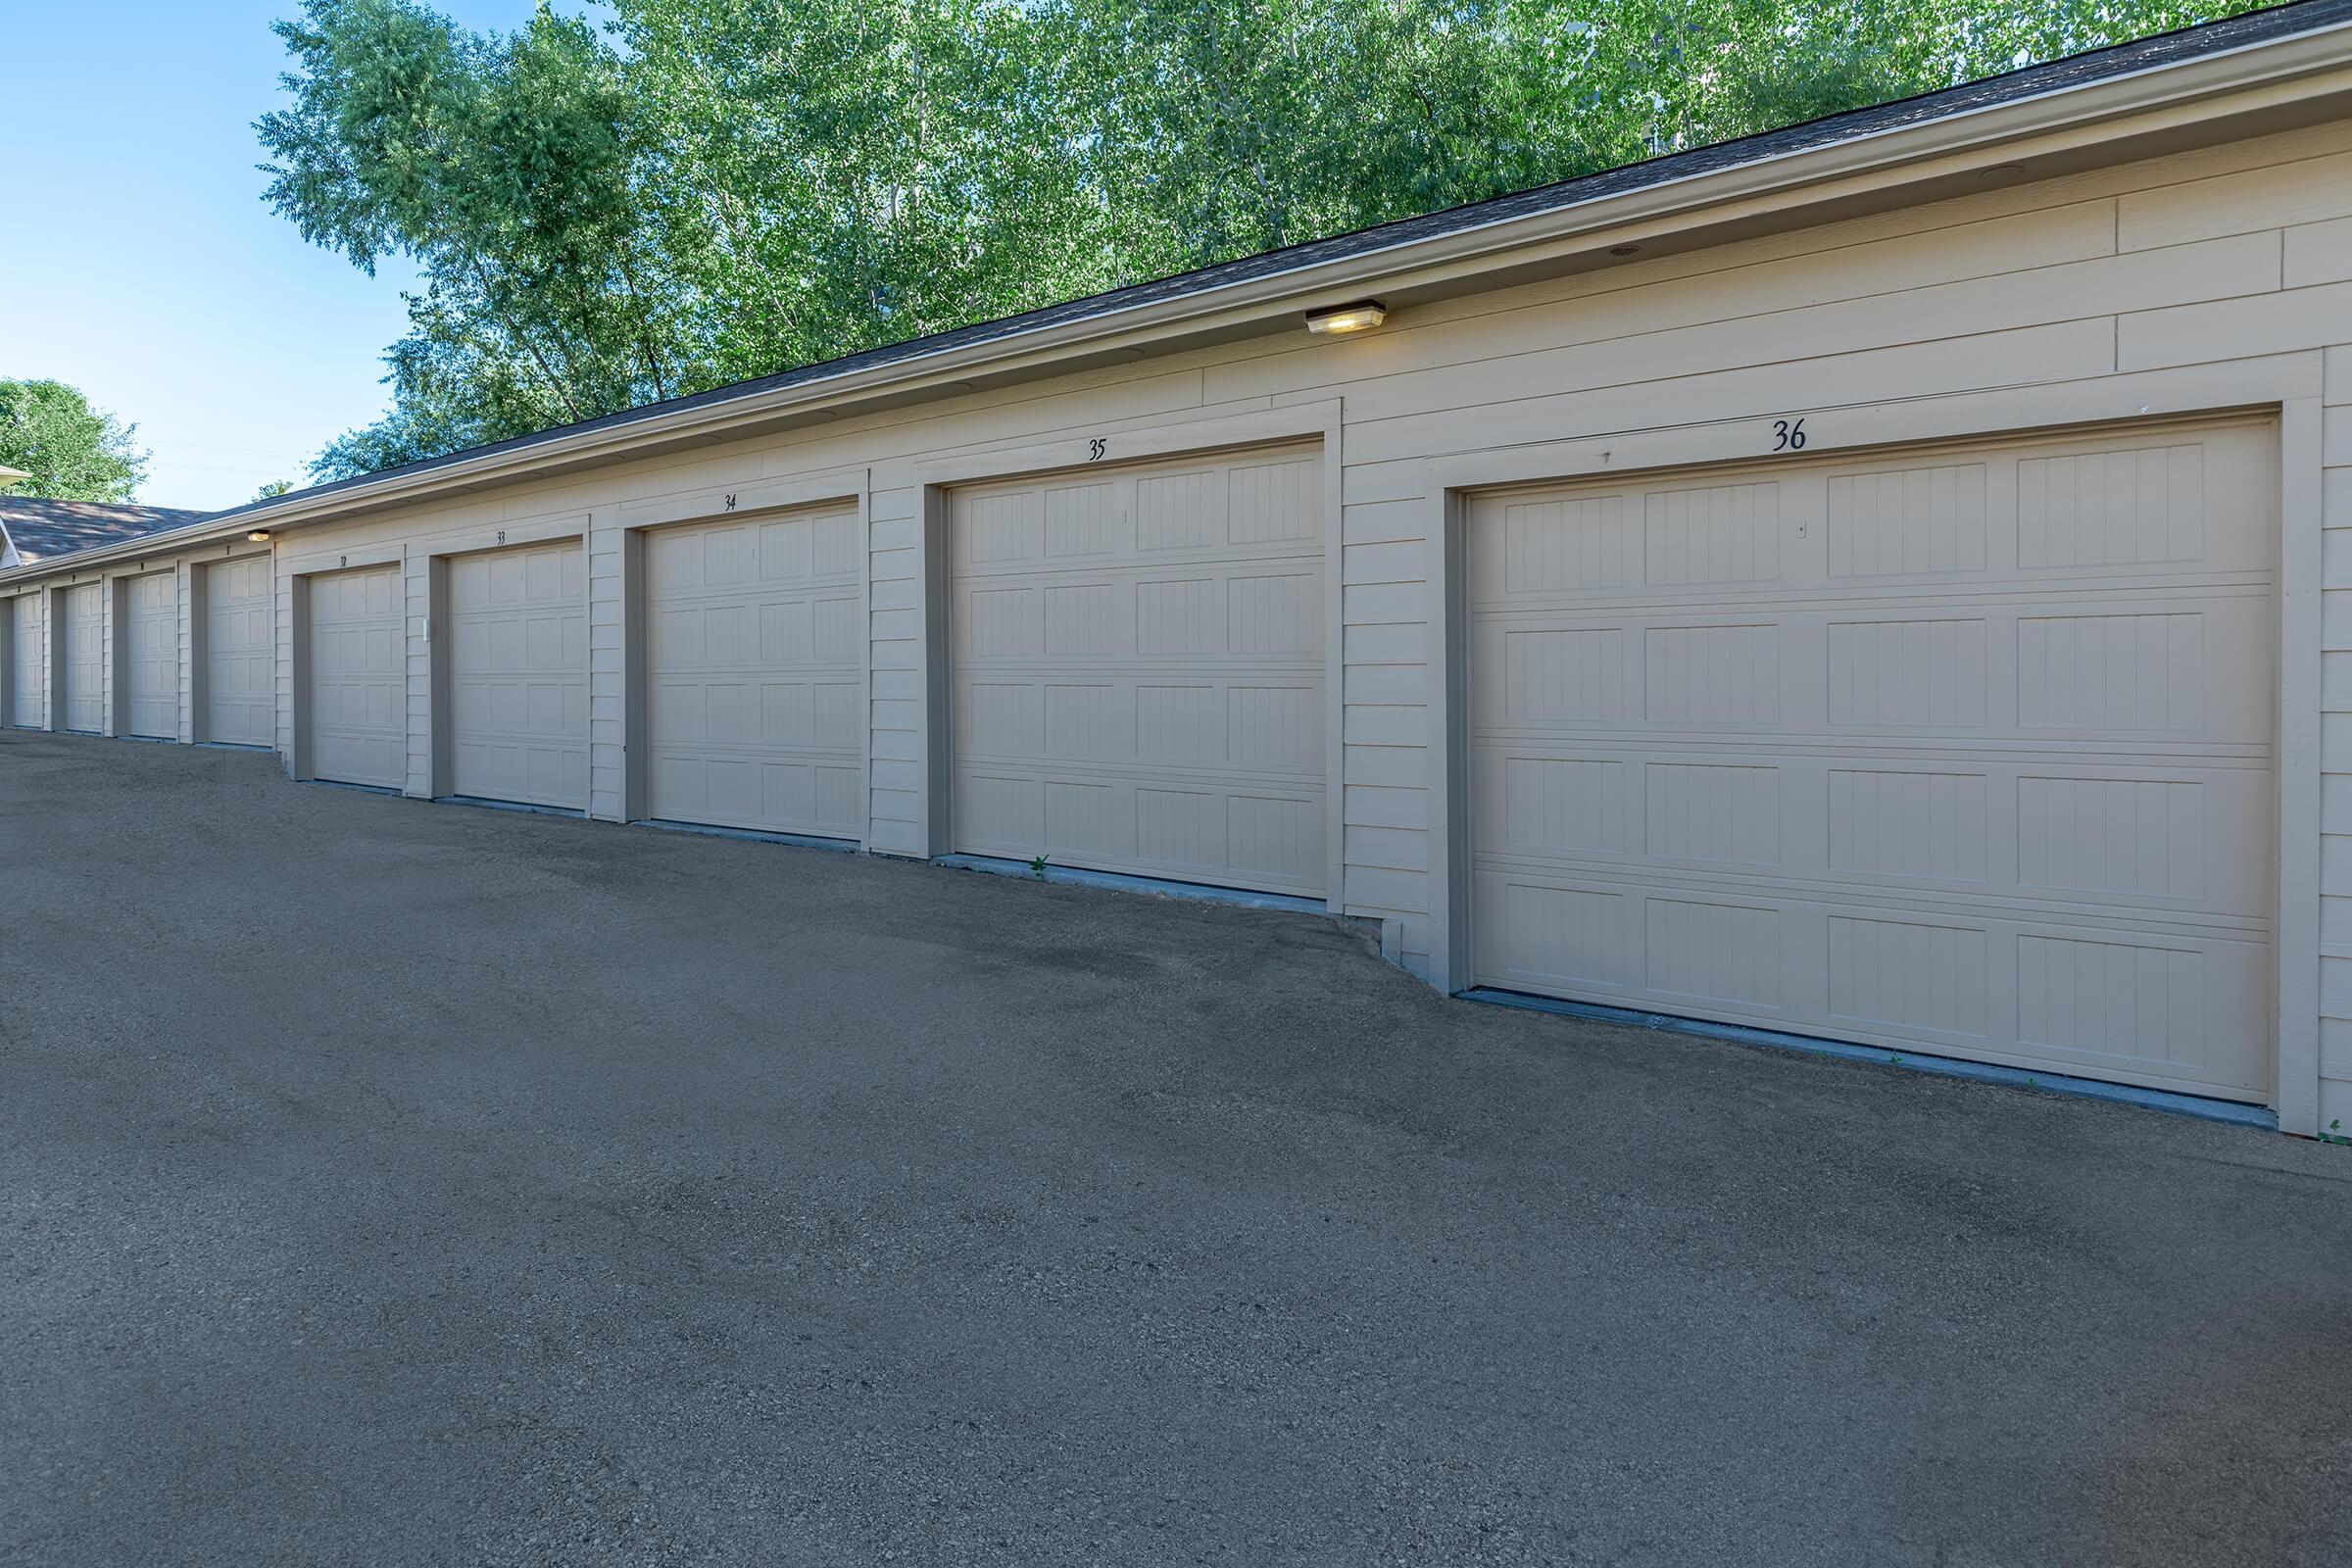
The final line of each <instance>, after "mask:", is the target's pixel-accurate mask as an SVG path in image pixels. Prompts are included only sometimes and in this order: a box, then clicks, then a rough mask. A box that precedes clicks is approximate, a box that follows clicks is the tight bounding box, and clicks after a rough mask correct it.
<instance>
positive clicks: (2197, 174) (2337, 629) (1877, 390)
mask: <svg viewBox="0 0 2352 1568" xmlns="http://www.w3.org/2000/svg"><path fill="white" fill-rule="evenodd" d="M2339 600H2340V603H2339ZM0 616H4V617H5V629H6V631H7V635H6V636H4V637H0V661H5V663H6V667H5V671H4V674H0V694H5V700H6V701H7V703H8V705H9V707H8V710H7V717H8V720H9V722H11V723H15V724H26V723H30V724H32V725H34V726H36V727H46V728H51V729H91V730H96V731H100V732H104V733H111V734H117V735H130V734H137V735H160V736H169V737H171V738H175V739H178V740H182V741H207V740H212V741H223V742H229V743H240V744H263V745H268V746H270V747H272V748H274V749H275V751H276V752H277V753H278V754H279V755H280V756H281V757H282V758H283V759H284V760H285V764H286V766H287V767H288V769H289V770H290V771H291V772H292V774H293V775H294V776H295V777H297V778H304V779H319V780H325V781H333V782H339V783H345V784H351V785H359V786H363V787H371V788H375V789H380V790H384V791H388V792H397V793H400V794H405V795H408V796H412V797H417V798H419V799H441V798H459V799H468V800H488V801H496V802H501V803H508V804H517V805H524V806H530V807H534V808H538V809H550V810H563V811H575V812H579V813H581V814H583V815H586V816H588V817H591V818H595V819H597V820H601V821H611V822H632V821H637V822H645V821H651V822H667V823H683V824H690V825H696V826H706V827H717V828H725V829H733V830H741V831H750V832H757V833H763V834H773V835H781V836H785V837H788V838H794V839H807V840H811V841H821V842H826V843H834V844H839V845H842V846H845V847H856V848H861V849H863V850H866V851H869V852H873V853H878V854H886V855H894V856H906V857H916V858H949V857H956V858H970V859H974V860H980V861H987V862H1012V863H1027V862H1033V861H1039V860H1042V861H1043V862H1044V863H1046V864H1048V865H1049V866H1060V867H1069V868H1077V869H1085V870H1091V871H1096V872H1101V873H1104V874H1109V875H1115V876H1132V877H1141V878H1149V879H1152V882H1153V883H1154V884H1156V885H1168V884H1181V885H1187V886H1192V887H1198V888H1201V889H1223V890H1235V891H1238V892H1239V893H1242V894H1246V895H1248V896H1250V897H1251V898H1256V899H1271V900H1275V901H1285V902H1291V903H1296V904H1299V905H1302V906H1304V907H1318V908H1328V909H1330V910H1332V911H1334V912H1337V913H1341V914H1345V915H1348V916H1353V917H1358V918H1361V919H1364V920H1367V921H1371V922H1375V923H1377V924H1378V926H1379V927H1380V929H1381V932H1382V934H1383V944H1384V951H1386V952H1387V953H1389V955H1390V956H1392V957H1394V958H1395V959H1396V961H1397V962H1399V963H1401V964H1403V965H1405V966H1406V967H1407V968H1409V969H1411V970H1412V971H1413V972H1415V973H1416V974H1419V975H1422V976H1424V977H1426V978H1427V979H1428V980H1429V981H1430V982H1431V983H1432V984H1434V985H1437V986H1439V987H1441V988H1443V989H1445V990H1446V991H1449V992H1464V991H1492V992H1498V993H1507V994H1510V995H1514V996H1521V997H1535V998H1545V999H1556V1000H1558V1001H1562V1002H1566V1003H1569V1004H1573V1005H1599V1006H1607V1007H1618V1008H1626V1009H1633V1010H1637V1011H1641V1012H1644V1013H1658V1014H1668V1015H1673V1016H1678V1017H1687V1018H1693V1019H1701V1020H1710V1021H1713V1022H1716V1023H1721V1024H1728V1025H1742V1026H1750V1027H1755V1028H1762V1029H1767V1030H1773V1031H1778V1032H1783V1033H1790V1034H1797V1035H1803V1036H1810V1037H1817V1038H1822V1039H1827V1040H1832V1041H1839V1042H1846V1043H1850V1044H1854V1045H1859V1046H1866V1047H1873V1048H1884V1049H1886V1050H1887V1051H1888V1052H1890V1053H1904V1054H1908V1053H1918V1054H1933V1055H1939V1056H1945V1057H1951V1058H1958V1059H1963V1060H1969V1061H1975V1062H1985V1063H1991V1064H1995V1065H1998V1066H2006V1067H2014V1068H2020V1069H2024V1070H2027V1071H2030V1072H2034V1073H2037V1074H2039V1073H2050V1074H2066V1075H2075V1076H2081V1077H2086V1078H2093V1079H2098V1080H2103V1081H2107V1082H2112V1083H2120V1084H2128V1085H2134V1086H2139V1087H2142V1088H2146V1089H2150V1090H2158V1091H2169V1092H2177V1093H2181V1094H2188V1095H2195V1096H2200V1097H2206V1098H2208V1099H2213V1100H2220V1101H2228V1102H2234V1103H2242V1104H2249V1105H2256V1106H2267V1107H2270V1108H2271V1109H2273V1110H2275V1111H2276V1113H2277V1116H2278V1122H2279V1125H2280V1126H2281V1127H2283V1128H2285V1129H2287V1130H2289V1131H2294V1132H2304V1133H2309V1132H2315V1131H2318V1130H2320V1129H2322V1128H2324V1127H2326V1126H2327V1125H2328V1124H2329V1123H2330V1122H2331V1121H2335V1120H2337V1119H2339V1118H2346V1117H2352V0H2306V3H2304V4H2300V5H2294V6H2289V7H2285V8H2282V9H2279V10H2277V11H2271V12H2264V13H2258V14H2255V15H2251V16H2247V17H2242V18H2238V19H2235V20H2232V21H2229V22H2224V23H2219V24H2214V25H2208V26H2204V27H2199V28H2194V29H2190V30H2188V31H2185V32H2181V33H2175V34H2168V35H2165V36H2162V37H2158V38H2153V39H2148V40H2143V41H2141V42H2139V43H2135V44H2131V45H2127V46H2124V47H2121V48H2118V49H2112V50H2106V51H2102V52H2099V53H2097V54H2092V55H2085V56H2082V57H2078V58H2076V59H2072V60H2067V61H2061V62H2059V63H2057V64H2055V65H2051V66H2046V67H2038V68H2034V69H2030V70H2027V71H2022V72H2018V73H2012V74H2009V75H2006V76H2002V77H1998V78H1994V79H1992V80H1989V81H1985V82H1980V83H1972V84H1969V85H1966V86H1963V87H1959V88H1955V89H1952V90H1951V91H1948V92H1944V93H1939V94H1936V95H1932V96H1930V97H1927V98H1922V99H1916V100H1912V101H1909V102H1906V103H1901V104H1895V105H1888V106H1886V107H1884V108H1881V109H1875V110H1867V111H1862V112H1858V113H1855V114H1851V115H1845V116H1840V117H1837V118H1835V119H1832V120H1828V121H1822V122H1817V123H1811V124H1806V125H1800V126H1794V127H1790V128H1789V129H1787V130H1783V131H1776V132H1772V133H1770V134H1767V135H1764V136H1759V137H1754V138H1750V139H1748V140H1746V141H1742V142H1738V143H1733V144H1729V145H1726V146H1723V147H1715V148H1704V149H1699V150H1697V151H1694V152H1690V153H1684V154H1680V155H1677V156H1674V157H1669V158H1665V159H1660V160H1657V161H1654V162H1651V163H1647V164H1643V165H1641V166H1638V167H1635V168H1630V169H1625V170H1620V171H1615V172H1608V173H1603V174H1599V175H1594V176H1592V177H1590V178H1585V179H1579V180H1574V181H1570V182H1567V183H1565V184H1561V185H1555V186H1548V187H1544V188H1542V189H1539V190H1534V191H1528V192H1523V193H1520V194H1517V195H1513V196H1507V197H1503V198H1500V199H1498V200H1496V201H1493V202H1489V203H1485V204H1482V205H1480V206H1476V207H1471V208H1465V209H1459V210H1456V211H1451V212H1446V213H1441V214H1436V215H1432V216H1430V217H1427V218H1421V219H1412V220H1407V221H1401V222H1397V223H1392V224H1388V225H1385V226H1383V227H1380V228H1376V229H1371V230H1367V231H1364V232H1362V233H1358V234H1350V235H1344V236H1340V237H1338V238H1335V239H1332V240H1327V241H1319V242H1316V243H1313V244H1308V245H1303V246H1299V247H1294V248H1292V249H1290V250H1287V251H1284V252H1280V253H1276V254H1273V255H1269V256H1264V257H1254V258H1250V259H1247V260H1245V261H1241V262H1236V263H1233V264H1229V265H1227V266H1224V267H1219V268H1213V269H1209V270H1205V271H1201V272H1198V273H1193V274H1188V275H1186V276H1183V277H1179V278H1172V279H1165V280H1161V281H1158V282H1154V283H1150V284H1145V285H1141V286H1139V287H1136V288H1133V289H1128V290H1125V291H1121V292H1119V293H1114V294H1109V295H1103V296H1100V297H1097V298H1093V299H1087V300H1081V301H1076V302H1072V303H1070V304H1067V305H1063V306H1057V307H1054V308H1053V309H1049V310H1045V311H1039V312H1035V313H1031V314H1030V315H1028V316H1024V317H1018V318H1014V319H1008V320H1005V321H996V322H988V323H983V324H981V325H978V326H974V327H969V328H965V329H962V330H959V331H956V332H951V333H947V334H944V335H941V336H937V337H932V338H926V339H922V340H918V341H915V342H911V343H907V344H902V345H898V346H895V347H891V348H886V349H880V350H875V351H872V352H869V353H865V354H860V355H857V356H853V357H851V358H848V359H844V360H839V361H834V362H831V363H828V364H824V365H818V366H812V367H809V368H802V369H797V370H793V371H789V372H786V373H784V374H781V375H777V376H774V377H771V378H768V379H766V380H762V381H758V382H751V383H746V384H743V385H740V386H733V387H727V388H722V389H719V390H717V391H714V392H711V393H706V394H703V395H700V396H698V397H694V398H688V399H682V400H679V401H676V402H673V403H668V404H662V405H658V406H655V407H651V408H646V409H640V410H634V411H630V412H628V413H626V414H622V415H616V416H613V417H607V418H603V419H598V420H593V421H590V422H588V423H585V424H580V425H574V426H569V427H566V428H564V429H559V430H551V431H548V432H545V433H543V434H541V435H538V436H534V437H530V438H526V439H523V440H520V441H515V442H509V443H506V444H504V445H502V446H499V447H495V448H487V449H483V450H481V451H477V452H467V453H459V454H456V455H454V456H451V457H448V458H444V459H439V460H435V461H432V462H429V463H423V464H418V465H415V466H409V467H406V468H400V469H393V470H389V471H386V472H383V473H378V474H372V475H368V476H367V477H365V478H361V479H355V480H350V481H345V482H342V483H338V484H333V485H326V486H321V487H319V488H316V489H312V490H308V491H302V492H298V493H296V494H293V495H289V496H286V497H282V498H278V499H274V500H271V501H268V502H264V503H257V504H256V505H254V506H252V507H249V508H245V509H241V510H240V511H239V512H237V513H233V514H225V515H221V516H219V517H214V518H205V519H199V520H193V521H190V522H187V523H185V524H183V525H179V526H173V527H168V528H165V529H163V530H162V531H159V532H154V533H150V534H146V535H142V536H140V537H138V538H135V539H128V540H113V541H99V542H95V543H93V544H92V545H90V546H89V547H88V548H83V549H79V550H74V551H72V552H69V553H67V554H63V555H58V556H54V557H46V558H43V559H39V560H34V561H29V562H27V563H25V564H20V565H18V566H15V567H11V568H8V569H5V570H0ZM2339 715H2340V716H2339Z"/></svg>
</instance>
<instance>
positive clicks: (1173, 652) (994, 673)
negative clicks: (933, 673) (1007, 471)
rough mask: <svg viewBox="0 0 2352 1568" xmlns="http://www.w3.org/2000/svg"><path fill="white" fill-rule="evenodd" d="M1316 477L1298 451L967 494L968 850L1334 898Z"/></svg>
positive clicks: (960, 767) (956, 615)
mask: <svg viewBox="0 0 2352 1568" xmlns="http://www.w3.org/2000/svg"><path fill="white" fill-rule="evenodd" d="M1321 468H1322V465H1321V460H1320V458H1319V457H1317V456H1315V455H1313V454H1312V453H1310V452H1306V451H1302V450H1297V449H1293V450H1288V451H1276V452H1270V453H1263V454H1256V453H1246V454H1239V455H1234V456H1229V457H1220V458H1213V459H1200V460H1192V461H1175V462H1169V463H1165V464H1155V465H1152V466H1149V467H1144V468H1137V469H1132V470H1126V471H1118V472H1112V473H1088V474H1081V475H1070V476H1067V477H1054V478H1047V479H1039V480H1027V481H1014V482H1010V483H1007V484H1004V485H994V486H988V487H985V488H980V489H975V490H971V491H959V492H957V493H956V497H955V498H954V501H953V504H952V509H951V528H950V535H951V541H952V542H951V557H952V560H953V563H954V566H955V570H954V573H953V576H952V580H951V588H950V600H949V620H950V646H951V650H952V655H953V661H954V666H953V667H954V672H953V681H952V687H951V714H950V723H951V728H952V732H953V736H954V749H955V769H956V772H955V781H956V801H955V809H954V817H955V823H954V830H955V842H956V848H958V849H960V850H964V851H967V852H969V853H973V854H982V855H996V856H1004V857H1008V858H1021V859H1027V858H1032V857H1034V856H1036V855H1040V854H1044V855H1047V856H1048V857H1050V858H1053V859H1055V860H1057V861H1059V862H1061V863H1064V864H1076V865H1085V866H1092V867H1095V868H1098V869H1103V870H1114V871H1130V872H1138V873H1142V874H1146V875H1161V876H1169V877H1175V878H1180V879H1186V880H1194V881H1206V882H1224V883H1232V884H1235V885H1240V886H1249V887H1257V888H1264V889H1267V890H1269V891H1281V892H1296V893H1305V894H1312V893H1315V892H1319V891H1320V890H1321V888H1322V884H1323V880H1324V872H1323V869H1322V862H1323V858H1324V856H1325V853H1326V851H1325V848H1324V840H1323V827H1324V814H1323V813H1324V810H1325V802H1324V777H1323V774H1324V767H1325V760H1324V751H1325V747H1326V742H1327V739H1328V736H1327V720H1326V715H1325V711H1324V710H1325V689H1324V674H1323V662H1324V660H1325V657H1326V651H1325V647H1324V641H1325V637H1324V633H1325V626H1324V603H1323V601H1324V581H1325V579H1324V564H1323V545H1322V529H1323V522H1322V503H1321V485H1322V476H1321ZM1415 657H1416V658H1417V657H1419V656H1418V655H1417V654H1416V656H1415Z"/></svg>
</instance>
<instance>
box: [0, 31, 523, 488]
mask: <svg viewBox="0 0 2352 1568" xmlns="http://www.w3.org/2000/svg"><path fill="white" fill-rule="evenodd" d="M8 9H9V12H10V16H9V24H8V49H7V53H6V55H5V57H4V58H0V103H5V104H6V106H7V122H8V125H9V127H10V129H9V132H8V137H9V140H10V141H11V142H12V143H13V154H12V156H11V157H10V158H9V159H8V160H7V175H6V177H5V179H0V375H5V376H18V377H31V376H51V377H55V378H56V379H58V380H61V381H70V382H72V383H73V384H74V385H75V386H78V387H80V388H81V389H82V390H83V391H85V392H87V393H88V394H89V395H90V398H91V400H92V401H93V402H95V403H97V404H98V405H100V406H101V407H103V408H107V409H111V410H113V411H114V412H115V413H116V414H118V415H120V416H121V417H123V418H124V419H127V420H131V421H133V422H135V423H136V424H137V425H138V427H139V441H140V443H141V444H142V445H144V446H146V447H148V448H149V449H150V450H151V451H152V452H153V453H154V462H153V465H152V466H151V467H150V468H149V470H148V476H147V483H146V485H145V486H144V487H143V488H142V489H141V491H140V493H139V499H140V500H141V501H144V502H147V503H149V504H150V505H154V506H165V507H202V508H208V509H211V508H219V507H226V506H232V505H234V504H236V503H238V502H241V501H245V500H248V499H250V498H251V497H252V495H253V493H254V491H255V490H257V489H258V488H260V486H261V485H262V484H263V483H264V482H265V481H268V480H270V479H292V480H294V481H295V482H297V483H302V482H304V481H305V477H306V475H305V468H306V465H307V463H308V460H309V459H310V457H311V456H312V455H313V454H314V453H316V452H317V451H318V450H319V447H321V446H322V445H324V444H325V443H326V442H327V441H328V440H329V439H331V438H332V437H334V436H335V435H337V434H339V433H340V432H342V431H343V430H346V429H348V428H350V427H351V426H353V425H355V424H365V423H367V422H368V421H369V420H372V419H374V418H375V417H377V416H379V415H380V414H381V413H382V412H383V409H384V406H385V401H386V400H385V389H384V388H383V387H382V386H381V385H379V384H378V381H379V378H380V377H381V376H382V375H383V373H384V369H383V366H382V364H381V363H380V359H379V357H380V356H381V355H382V353H383V351H384V348H385V347H386V346H387V345H388V344H390V343H391V342H392V340H393V339H394V338H396V337H398V336H399V335H400V333H401V329H402V326H403V324H404V316H403V312H402V308H401V303H400V290H401V289H402V287H404V286H406V285H409V284H411V283H412V282H413V274H412V273H411V272H410V271H409V270H408V269H407V268H406V267H405V266H401V265H398V264H395V265H392V266H386V267H380V268H378V269H377V271H376V275H375V276H374V277H372V278H370V277H368V276H366V275H365V274H363V273H361V272H360V271H359V270H357V269H355V268H353V267H352V266H351V264H350V263H348V262H346V261H345V260H343V259H342V258H341V257H339V256H336V255H333V254H331V253H329V252H327V251H323V250H319V249H316V248H314V247H312V246H309V245H306V244H304V243H303V241H302V236H301V235H300V234H299V233H297V232H296V231H295V228H294V225H293V224H291V223H289V222H287V221H285V220H283V219H281V218H277V217H275V216H273V215H272V214H271V213H270V210H269V209H268V208H267V207H266V206H264V205H263V204H262V201H261V192H262V188H263V186H264V185H265V184H267V183H268V177H267V176H266V175H264V174H261V173H259V172H256V171H255V169H254V165H256V164H257V163H260V162H261V161H262V153H261V149H260V147H259V146H258V145H256V143H255V141H254V136H253V129H252V126H253V122H254V121H255V120H256V119H258V118H260V116H261V115H262V114H264V113H265V112H266V111H268V110H270V109H271V108H274V107H277V106H278V104H279V103H281V102H282V101H283V94H282V93H281V92H280V90H279V88H278V85H277V77H278V73H279V72H280V71H281V70H283V68H284V62H285V55H284V50H283V47H282V46H281V45H280V44H279V43H278V40H277V38H276V35H275V34H273V33H271V32H270V22H271V21H272V20H273V19H274V18H276V17H279V16H283V15H290V14H292V13H293V12H294V11H295V10H296V9H297V0H280V3H277V4H269V3H257V0H195V3H192V4H191V3H189V0H75V3H70V4H69V3H59V0H26V3H25V4H23V5H20V6H11V7H9V8H8ZM437 9H439V10H441V11H443V12H445V13H447V14H449V15H452V16H454V17H456V18H457V19H458V20H459V21H460V22H462V23H464V24H466V25H468V26H473V27H497V28H501V29H508V28H513V27H515V26H517V25H520V24H521V23H522V22H523V21H524V20H526V19H527V18H528V17H529V16H530V13H531V0H443V3H442V4H440V5H439V6H438V7H437ZM566 9H569V8H568V7H566Z"/></svg>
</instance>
